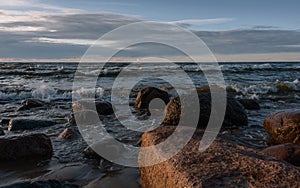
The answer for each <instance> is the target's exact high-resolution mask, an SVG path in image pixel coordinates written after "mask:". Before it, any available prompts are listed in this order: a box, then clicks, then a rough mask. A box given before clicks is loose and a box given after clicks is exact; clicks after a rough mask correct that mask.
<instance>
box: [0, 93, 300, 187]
mask: <svg viewBox="0 0 300 188" xmlns="http://www.w3.org/2000/svg"><path fill="white" fill-rule="evenodd" d="M211 92H217V91H214V90H212V91H210V90H208V89H207V87H204V88H199V89H198V97H199V100H200V108H201V109H200V113H199V119H200V121H199V123H198V125H197V131H196V132H195V134H194V136H193V138H192V139H191V140H190V141H189V143H188V144H187V145H186V146H185V147H184V148H183V149H182V150H181V151H180V152H179V153H177V154H176V155H175V156H173V157H172V158H171V159H169V160H167V161H165V162H163V163H160V164H157V165H154V166H149V167H141V168H139V169H136V168H127V167H121V166H118V165H115V164H113V163H111V162H109V161H107V160H105V159H104V158H102V157H101V156H99V155H98V154H97V153H95V152H94V151H93V150H92V149H91V148H90V147H88V145H87V144H86V143H85V141H84V139H83V138H82V136H81V134H80V131H79V130H78V127H77V126H76V120H75V118H74V113H79V115H82V116H83V118H82V121H85V122H88V123H94V121H95V120H93V119H85V118H84V117H85V116H84V115H85V113H98V115H99V117H100V119H101V120H102V121H103V122H105V126H106V128H107V130H108V132H110V133H114V132H116V128H118V129H120V127H119V126H120V125H119V123H118V122H117V121H116V117H115V115H114V113H113V112H114V110H113V106H112V105H111V104H110V103H109V102H107V101H105V100H97V101H96V106H95V107H94V106H93V105H94V102H93V101H87V100H84V101H78V102H75V103H73V104H71V105H69V106H66V107H64V108H66V109H70V107H72V113H71V114H70V116H68V117H67V116H65V117H64V119H65V121H61V120H57V119H55V118H53V119H32V118H26V117H22V118H19V117H18V116H17V115H16V116H15V117H13V116H12V117H11V118H9V119H7V118H3V119H2V120H1V126H0V169H4V170H3V171H1V170H0V176H1V177H2V178H3V181H2V182H0V187H1V186H4V187H57V188H59V187H118V186H119V185H120V184H122V185H123V186H125V187H126V186H127V187H138V186H140V185H141V186H143V187H300V183H299V182H300V170H299V165H300V161H299V159H300V142H299V141H300V110H299V109H287V110H281V111H276V110H274V113H271V114H269V115H268V116H266V118H265V121H264V122H261V124H262V123H263V124H264V129H265V132H266V133H268V134H269V135H270V139H269V140H268V143H269V146H268V147H264V148H259V149H258V148H251V147H248V146H247V145H243V142H240V141H237V139H236V137H237V136H238V135H236V134H235V132H237V131H238V130H239V129H238V128H240V127H243V129H247V128H248V122H249V117H248V113H249V111H254V112H255V111H257V110H259V109H260V108H261V107H260V104H259V103H258V102H257V101H256V100H252V99H247V100H244V99H237V97H236V95H237V93H236V91H234V90H233V89H232V88H227V93H228V95H227V106H226V113H225V117H224V121H223V125H222V128H221V131H220V133H219V135H218V137H217V139H216V140H215V141H214V142H213V144H212V145H211V146H210V147H209V148H208V149H207V150H206V151H204V152H199V150H198V147H199V144H200V141H201V138H202V135H203V131H204V130H205V127H206V125H207V123H208V119H209V116H210V113H211V111H212V110H214V109H212V107H211V96H210V93H211ZM136 96H137V98H136V99H135V104H133V106H132V109H133V112H134V115H135V116H136V118H139V117H147V116H148V115H149V111H148V107H149V103H150V101H151V100H152V99H155V98H161V99H162V100H163V102H164V103H165V104H166V108H165V117H164V121H163V122H162V124H161V126H159V128H157V129H155V130H153V131H149V132H146V133H144V134H143V135H137V136H136V135H134V136H136V137H134V138H131V139H128V138H127V137H125V136H124V134H120V135H118V136H119V137H121V138H122V139H123V140H122V141H123V142H126V143H128V144H132V145H138V146H139V145H140V146H142V147H146V146H152V145H155V144H156V143H159V142H162V141H164V140H165V139H166V138H168V136H169V135H171V134H172V133H173V131H174V130H175V129H176V126H177V124H178V122H179V119H180V117H181V111H180V109H181V103H180V99H179V98H178V97H176V96H171V95H170V94H169V92H168V91H167V90H161V89H157V88H151V87H150V88H145V89H143V90H141V91H140V92H139V93H137V95H136ZM187 97H188V96H187ZM64 103H65V101H56V102H55V103H49V102H45V101H42V100H36V99H27V100H25V101H23V102H22V103H21V106H19V107H18V108H16V109H15V112H16V113H24V112H30V113H34V112H35V111H38V110H41V111H43V110H45V109H46V110H45V111H47V109H48V108H50V107H49V106H51V105H52V106H55V107H57V106H59V107H60V108H61V106H62V104H64ZM185 108H189V107H186V106H185ZM93 109H95V110H96V112H95V111H93ZM116 122H117V123H116ZM120 130H122V129H120ZM124 132H125V131H124ZM139 136H140V138H141V139H140V140H139ZM130 137H133V136H132V135H131V136H130ZM178 139H179V140H180V138H178ZM245 142H247V140H246V141H245ZM263 142H267V140H263ZM109 146H110V144H109V143H105V146H104V145H103V146H101V145H100V146H99V147H108V148H109ZM170 147H172V146H170ZM155 155H160V151H157V153H156V154H155ZM144 157H145V156H144ZM147 157H149V158H152V157H153V156H146V158H145V159H144V160H147ZM27 163H28V166H26V165H25V164H27ZM12 164H17V166H18V168H17V167H16V169H14V168H13V165H12ZM23 166H26V167H23ZM139 171H140V174H139ZM7 172H9V173H7ZM4 180H5V181H4ZM139 182H140V185H139Z"/></svg>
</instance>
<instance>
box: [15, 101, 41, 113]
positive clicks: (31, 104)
mask: <svg viewBox="0 0 300 188" xmlns="http://www.w3.org/2000/svg"><path fill="white" fill-rule="evenodd" d="M21 105H22V106H21V107H20V108H19V109H18V111H22V110H29V109H32V108H37V107H42V106H44V105H45V102H44V101H42V100H39V99H26V100H24V101H22V102H21Z"/></svg>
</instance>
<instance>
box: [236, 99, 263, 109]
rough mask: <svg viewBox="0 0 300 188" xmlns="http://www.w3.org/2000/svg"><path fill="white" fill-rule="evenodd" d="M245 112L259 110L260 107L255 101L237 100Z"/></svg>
mask: <svg viewBox="0 0 300 188" xmlns="http://www.w3.org/2000/svg"><path fill="white" fill-rule="evenodd" d="M238 101H239V102H240V103H241V104H242V105H243V106H244V108H245V109H247V110H259V109H260V106H259V104H258V102H257V101H256V100H253V99H239V100H238Z"/></svg>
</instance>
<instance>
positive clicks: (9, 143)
mask: <svg viewBox="0 0 300 188" xmlns="http://www.w3.org/2000/svg"><path fill="white" fill-rule="evenodd" d="M52 152H53V150H52V144H51V140H50V138H49V137H48V136H47V135H45V134H39V133H35V134H27V135H13V136H4V137H0V161H7V160H20V159H39V158H50V157H51V156H52Z"/></svg>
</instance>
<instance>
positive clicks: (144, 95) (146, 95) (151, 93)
mask: <svg viewBox="0 0 300 188" xmlns="http://www.w3.org/2000/svg"><path fill="white" fill-rule="evenodd" d="M155 98H160V99H162V100H163V101H164V102H165V104H168V102H169V101H170V99H169V94H168V92H166V91H163V90H161V89H158V88H155V87H147V88H144V89H142V90H141V91H140V92H139V93H138V95H137V97H136V100H135V105H134V106H135V107H136V108H138V109H148V107H149V103H150V101H151V100H152V99H155Z"/></svg>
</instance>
